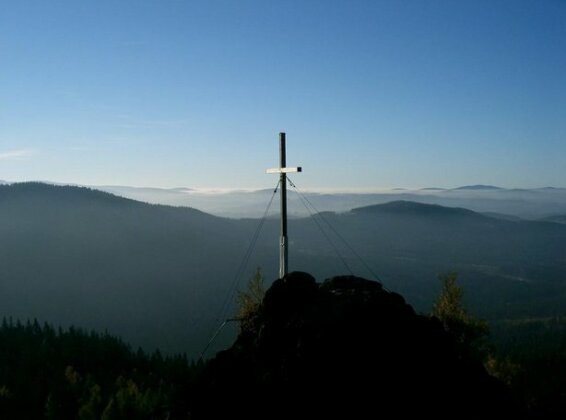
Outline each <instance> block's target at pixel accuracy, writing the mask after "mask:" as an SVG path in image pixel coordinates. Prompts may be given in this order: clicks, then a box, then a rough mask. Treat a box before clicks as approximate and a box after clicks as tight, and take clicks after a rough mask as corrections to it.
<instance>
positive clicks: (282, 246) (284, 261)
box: [265, 133, 303, 279]
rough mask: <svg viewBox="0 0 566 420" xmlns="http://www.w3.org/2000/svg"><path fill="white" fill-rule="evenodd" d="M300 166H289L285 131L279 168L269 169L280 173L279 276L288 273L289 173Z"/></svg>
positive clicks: (281, 140) (280, 146) (280, 141)
mask: <svg viewBox="0 0 566 420" xmlns="http://www.w3.org/2000/svg"><path fill="white" fill-rule="evenodd" d="M302 171H303V169H302V168H301V167H300V166H298V167H292V168H287V162H286V151H285V133H279V168H272V169H268V170H266V171H265V172H266V173H268V174H279V184H280V185H279V188H280V190H279V191H280V201H281V236H280V240H279V278H281V279H282V278H284V277H285V275H286V274H287V267H288V263H289V245H288V242H289V240H288V237H287V174H288V173H291V172H302Z"/></svg>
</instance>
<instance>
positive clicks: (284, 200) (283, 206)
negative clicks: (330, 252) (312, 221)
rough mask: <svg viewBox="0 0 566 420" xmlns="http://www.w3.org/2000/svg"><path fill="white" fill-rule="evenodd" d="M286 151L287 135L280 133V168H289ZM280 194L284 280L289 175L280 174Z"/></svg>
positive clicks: (284, 271) (284, 273)
mask: <svg viewBox="0 0 566 420" xmlns="http://www.w3.org/2000/svg"><path fill="white" fill-rule="evenodd" d="M286 160H287V158H286V151H285V133H279V168H281V169H283V168H285V167H286V166H287V162H286ZM279 179H280V181H281V184H280V188H281V189H280V194H281V238H280V253H279V278H284V277H285V275H286V274H287V265H288V262H289V254H288V247H287V174H286V173H285V172H283V171H282V172H281V174H280V178H279Z"/></svg>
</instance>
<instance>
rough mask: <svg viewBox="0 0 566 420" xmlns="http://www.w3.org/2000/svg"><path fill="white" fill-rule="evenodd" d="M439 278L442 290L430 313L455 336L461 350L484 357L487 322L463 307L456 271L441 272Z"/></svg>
mask: <svg viewBox="0 0 566 420" xmlns="http://www.w3.org/2000/svg"><path fill="white" fill-rule="evenodd" d="M439 279H440V281H441V283H442V290H441V292H440V295H439V296H438V298H437V300H436V302H435V303H434V305H433V307H432V312H431V315H432V316H434V317H436V318H438V319H439V320H440V321H441V322H442V325H443V326H444V329H445V330H446V331H448V332H449V333H451V334H452V335H453V336H454V337H455V338H456V340H457V341H458V344H459V345H460V346H461V348H462V349H463V350H466V351H468V352H470V353H471V354H474V355H475V356H477V357H479V358H481V359H485V358H486V357H487V356H488V349H487V342H486V337H487V335H488V334H489V327H488V325H487V322H486V321H484V320H479V319H476V318H474V317H472V316H471V315H470V314H468V312H467V311H466V310H465V309H464V307H463V303H462V298H463V297H464V290H463V289H462V287H461V286H459V285H458V284H457V279H458V275H457V273H454V272H452V273H449V274H442V275H440V276H439Z"/></svg>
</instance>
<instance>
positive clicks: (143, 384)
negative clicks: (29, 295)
mask: <svg viewBox="0 0 566 420" xmlns="http://www.w3.org/2000/svg"><path fill="white" fill-rule="evenodd" d="M193 371H194V366H193V367H191V366H189V364H188V362H187V359H186V357H184V356H175V357H168V358H163V357H161V356H160V355H155V354H154V355H148V354H146V353H144V352H143V351H141V350H138V351H137V352H133V351H132V350H131V349H130V348H129V346H127V345H126V344H124V343H123V342H122V341H121V340H120V339H118V338H115V337H112V336H110V335H108V334H97V333H93V332H91V333H88V332H86V331H83V330H80V329H76V328H69V329H68V330H61V329H59V330H55V329H54V328H53V327H51V326H49V325H47V324H44V325H40V324H39V323H38V322H37V321H33V322H27V323H25V324H22V323H20V322H13V321H12V320H7V319H4V320H3V322H2V325H1V327H0V418H6V419H40V418H47V419H54V420H65V419H81V420H91V419H93V420H94V419H150V418H151V419H160V418H168V417H167V416H172V415H173V414H175V410H176V409H177V408H180V409H181V410H182V405H183V403H182V402H179V395H182V394H184V392H182V391H181V390H182V389H184V388H185V387H186V386H187V384H188V382H189V381H190V379H191V377H192V372H193ZM169 418H171V417H169Z"/></svg>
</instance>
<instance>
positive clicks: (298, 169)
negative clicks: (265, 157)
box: [265, 166, 303, 174]
mask: <svg viewBox="0 0 566 420" xmlns="http://www.w3.org/2000/svg"><path fill="white" fill-rule="evenodd" d="M290 172H303V168H301V167H300V166H297V167H295V168H271V169H267V170H266V171H265V173H266V174H288V173H290Z"/></svg>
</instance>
